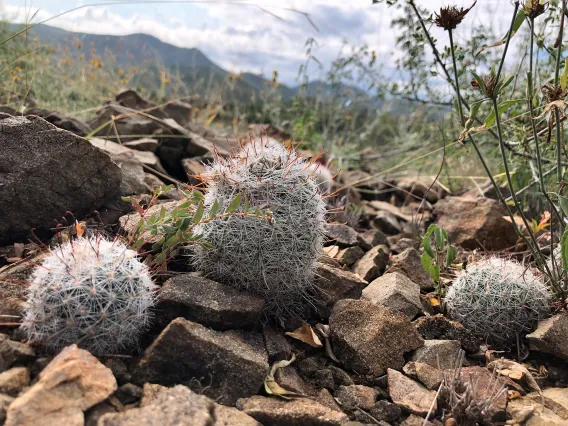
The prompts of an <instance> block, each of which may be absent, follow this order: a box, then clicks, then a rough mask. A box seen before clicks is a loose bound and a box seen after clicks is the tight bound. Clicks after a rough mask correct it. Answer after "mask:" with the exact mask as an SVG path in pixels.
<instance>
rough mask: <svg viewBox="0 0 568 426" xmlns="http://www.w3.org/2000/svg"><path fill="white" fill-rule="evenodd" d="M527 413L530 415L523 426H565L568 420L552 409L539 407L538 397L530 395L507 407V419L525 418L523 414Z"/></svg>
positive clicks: (514, 401) (510, 402) (533, 394)
mask: <svg viewBox="0 0 568 426" xmlns="http://www.w3.org/2000/svg"><path fill="white" fill-rule="evenodd" d="M527 411H529V412H530V413H531V414H530V416H529V417H528V419H526V421H525V422H524V423H523V426H566V422H567V421H568V418H562V417H561V416H559V415H558V414H557V413H555V412H554V409H551V408H550V407H549V406H546V405H545V407H542V405H540V395H538V394H536V393H531V394H528V395H525V396H523V397H521V398H517V399H513V400H511V401H509V404H508V405H507V414H508V417H511V418H513V419H515V418H517V417H522V418H525V417H526V416H525V415H523V413H525V412H527Z"/></svg>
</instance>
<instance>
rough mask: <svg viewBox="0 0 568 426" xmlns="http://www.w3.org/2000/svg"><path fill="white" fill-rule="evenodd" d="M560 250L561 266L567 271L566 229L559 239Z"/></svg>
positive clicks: (567, 237)
mask: <svg viewBox="0 0 568 426" xmlns="http://www.w3.org/2000/svg"><path fill="white" fill-rule="evenodd" d="M560 250H561V253H562V267H563V268H564V269H565V270H567V271H568V229H566V230H565V231H564V233H563V234H562V238H561V239H560Z"/></svg>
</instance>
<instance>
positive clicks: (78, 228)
mask: <svg viewBox="0 0 568 426" xmlns="http://www.w3.org/2000/svg"><path fill="white" fill-rule="evenodd" d="M86 227H87V226H86V224H85V222H77V223H76V224H75V232H76V233H77V237H79V238H81V237H82V236H83V234H84V233H85V228H86Z"/></svg>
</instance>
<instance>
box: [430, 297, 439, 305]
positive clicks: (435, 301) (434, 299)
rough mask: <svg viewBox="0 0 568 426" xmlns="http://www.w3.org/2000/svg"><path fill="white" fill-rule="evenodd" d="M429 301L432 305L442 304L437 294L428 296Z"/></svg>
mask: <svg viewBox="0 0 568 426" xmlns="http://www.w3.org/2000/svg"><path fill="white" fill-rule="evenodd" d="M428 301H429V302H430V305H432V306H440V299H438V298H437V297H435V296H430V297H429V298H428Z"/></svg>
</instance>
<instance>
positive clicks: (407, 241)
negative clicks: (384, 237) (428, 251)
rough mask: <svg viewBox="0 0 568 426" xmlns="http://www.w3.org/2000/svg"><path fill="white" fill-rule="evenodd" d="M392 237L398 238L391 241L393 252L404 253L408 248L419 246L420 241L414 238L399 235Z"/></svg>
mask: <svg viewBox="0 0 568 426" xmlns="http://www.w3.org/2000/svg"><path fill="white" fill-rule="evenodd" d="M391 238H393V239H396V241H389V243H390V247H391V250H392V252H393V253H402V252H403V251H404V250H406V249H409V248H414V249H415V248H418V246H419V243H418V241H416V240H413V239H412V238H398V235H395V236H393V237H391Z"/></svg>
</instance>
